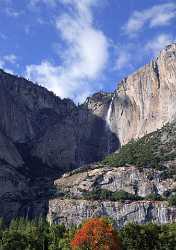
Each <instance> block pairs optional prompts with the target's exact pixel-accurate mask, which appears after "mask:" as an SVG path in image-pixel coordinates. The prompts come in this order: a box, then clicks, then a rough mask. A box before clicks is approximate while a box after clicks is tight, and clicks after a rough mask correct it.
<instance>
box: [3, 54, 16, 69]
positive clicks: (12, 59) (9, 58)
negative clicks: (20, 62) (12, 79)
mask: <svg viewBox="0 0 176 250" xmlns="http://www.w3.org/2000/svg"><path fill="white" fill-rule="evenodd" d="M16 62H17V57H16V55H14V54H7V55H3V56H0V68H2V69H4V70H5V71H6V72H8V73H11V74H13V71H12V70H11V69H9V66H10V64H11V65H12V64H15V63H16Z"/></svg>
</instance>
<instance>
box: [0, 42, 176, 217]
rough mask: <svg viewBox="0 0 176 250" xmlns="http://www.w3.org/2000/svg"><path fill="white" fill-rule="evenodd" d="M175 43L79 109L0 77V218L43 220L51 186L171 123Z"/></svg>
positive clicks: (21, 82)
mask: <svg viewBox="0 0 176 250" xmlns="http://www.w3.org/2000/svg"><path fill="white" fill-rule="evenodd" d="M175 83H176V44H172V45H169V46H167V47H166V48H165V49H164V50H162V52H161V53H160V55H159V56H158V58H157V59H155V60H153V61H152V62H151V63H150V64H148V65H146V66H144V67H143V68H142V69H140V70H139V71H138V72H136V73H134V74H133V75H131V76H129V77H127V78H125V79H124V80H123V81H122V83H121V84H120V85H119V86H118V88H117V90H116V91H115V92H114V93H104V92H100V93H96V94H94V95H93V96H92V97H89V98H88V99H87V100H86V102H85V103H84V104H82V105H79V106H76V105H75V104H74V103H73V102H72V101H71V100H69V99H63V100H61V99H60V98H59V97H57V96H55V95H54V94H53V93H52V92H49V91H48V90H46V89H45V88H43V87H41V86H38V85H36V84H33V83H32V82H30V81H27V80H25V79H24V78H21V77H16V76H13V75H10V74H7V73H5V72H4V71H2V70H1V71H0V197H1V200H0V216H3V217H4V218H5V219H6V220H7V221H9V220H10V219H11V218H13V217H16V216H25V217H29V218H31V217H35V216H39V215H45V214H46V213H47V211H48V205H49V199H50V197H52V194H53V183H54V180H56V179H58V178H59V177H60V176H61V175H62V174H63V173H65V172H68V171H70V170H72V169H76V168H78V167H80V166H84V165H85V164H90V163H92V162H96V161H99V160H102V159H103V158H104V157H105V156H106V155H107V154H109V153H112V152H114V151H116V150H118V149H119V148H120V146H121V145H123V144H125V143H127V142H128V141H129V140H130V139H132V138H137V137H141V136H143V135H145V134H146V133H149V132H152V131H155V130H156V129H158V128H160V127H161V126H162V125H163V124H165V123H167V122H171V121H173V120H175V108H174V107H175V102H176V101H175V100H176V89H175V88H176V84H175Z"/></svg>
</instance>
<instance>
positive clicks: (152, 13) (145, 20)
mask: <svg viewBox="0 0 176 250" xmlns="http://www.w3.org/2000/svg"><path fill="white" fill-rule="evenodd" d="M174 18H176V3H164V4H160V5H155V6H153V7H152V8H150V9H146V10H143V11H134V12H133V14H132V15H131V17H130V18H129V20H128V22H127V23H126V25H125V26H124V27H123V29H124V30H125V32H126V33H127V34H128V35H135V34H136V33H137V32H139V31H140V30H141V29H142V28H143V27H144V25H149V27H150V28H152V27H156V26H164V25H168V24H170V23H171V21H172V20H173V19H174Z"/></svg>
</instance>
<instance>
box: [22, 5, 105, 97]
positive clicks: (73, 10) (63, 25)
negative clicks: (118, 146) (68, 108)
mask: <svg viewBox="0 0 176 250" xmlns="http://www.w3.org/2000/svg"><path fill="white" fill-rule="evenodd" d="M59 2H60V3H61V4H63V5H64V7H65V8H67V12H66V13H64V14H63V15H61V16H59V17H57V18H56V29H57V31H58V34H59V35H60V36H61V39H62V40H63V42H64V44H65V49H64V50H63V51H62V53H61V51H59V52H57V53H58V54H59V53H60V58H61V59H62V64H61V66H57V65H52V64H51V63H50V62H48V61H47V60H44V61H43V62H41V64H40V65H28V66H27V68H26V74H27V76H28V78H30V79H32V80H37V81H38V82H40V83H41V84H44V85H45V86H46V87H48V88H49V89H52V90H54V92H55V93H56V94H57V95H59V96H61V97H71V98H73V99H74V100H76V101H82V100H83V99H84V98H85V96H87V95H88V94H90V93H91V92H93V91H94V90H95V88H96V87H97V85H96V86H95V85H93V84H92V81H94V83H95V81H96V80H97V79H98V78H99V77H100V76H101V75H102V71H103V69H104V67H105V65H106V63H107V61H108V40H107V38H106V36H105V35H104V33H103V32H102V31H101V30H99V29H97V28H96V27H95V25H94V17H93V14H92V8H93V7H94V6H95V4H97V3H98V1H96V0H80V1H77V0H59ZM97 84H98V83H97Z"/></svg>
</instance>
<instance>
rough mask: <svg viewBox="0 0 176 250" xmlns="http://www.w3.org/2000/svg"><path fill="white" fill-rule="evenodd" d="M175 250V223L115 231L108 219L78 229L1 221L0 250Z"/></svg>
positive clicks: (96, 220) (94, 220)
mask: <svg viewBox="0 0 176 250" xmlns="http://www.w3.org/2000/svg"><path fill="white" fill-rule="evenodd" d="M97 249H98V250H141V249H143V250H151V249H152V250H176V223H173V224H166V225H156V224H146V225H138V224H128V225H126V226H125V227H124V228H123V229H121V230H118V231H117V230H116V229H115V227H114V226H113V222H112V221H111V220H110V219H107V218H92V219H88V220H87V221H85V222H84V223H83V224H82V225H80V226H79V227H74V226H72V227H71V228H70V229H67V228H66V227H65V226H64V225H55V224H51V225H50V224H49V223H48V222H47V221H46V220H44V219H38V220H32V221H29V220H26V219H22V218H21V219H14V220H12V221H11V223H10V225H9V226H6V225H5V224H4V223H3V220H2V219H1V220H0V250H97Z"/></svg>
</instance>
